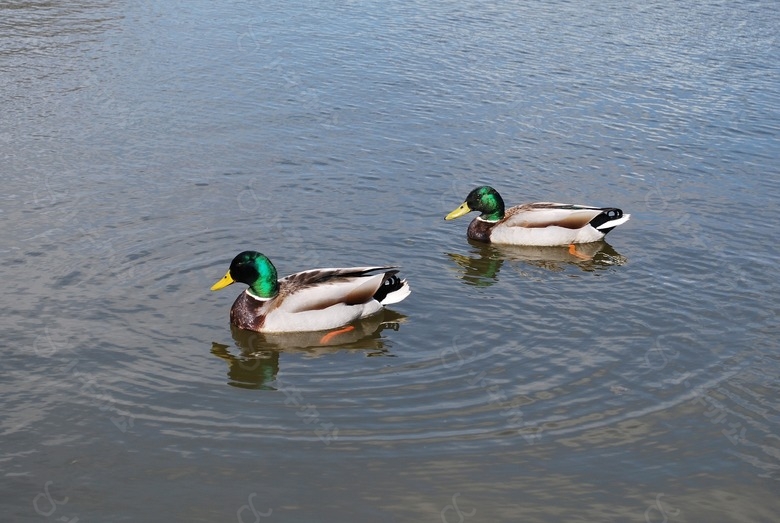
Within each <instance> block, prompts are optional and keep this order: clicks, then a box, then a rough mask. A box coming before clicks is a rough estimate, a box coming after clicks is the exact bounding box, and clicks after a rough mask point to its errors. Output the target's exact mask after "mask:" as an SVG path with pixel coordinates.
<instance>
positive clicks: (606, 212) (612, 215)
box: [589, 207, 623, 234]
mask: <svg viewBox="0 0 780 523" xmlns="http://www.w3.org/2000/svg"><path fill="white" fill-rule="evenodd" d="M622 217H623V211H622V210H621V209H618V208H617V207H612V208H609V209H602V211H601V214H599V215H598V216H596V217H595V218H593V219H592V220H591V221H590V222H589V223H590V225H591V227H593V228H594V229H598V228H599V227H601V226H602V225H604V224H605V223H607V222H611V221H612V220H619V219H620V218H622ZM612 229H614V227H611V228H609V229H599V230H600V231H601V232H603V233H604V234H607V233H608V232H609V231H611V230H612Z"/></svg>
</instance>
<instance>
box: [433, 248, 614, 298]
mask: <svg viewBox="0 0 780 523" xmlns="http://www.w3.org/2000/svg"><path fill="white" fill-rule="evenodd" d="M469 244H470V245H471V250H470V252H469V253H468V254H458V253H447V256H448V257H449V258H450V259H451V260H452V261H454V262H455V264H456V265H457V266H458V268H459V271H460V274H461V276H460V277H461V279H462V280H463V282H464V283H465V284H467V285H474V286H477V287H488V286H490V285H493V284H494V283H495V282H497V281H498V274H499V272H501V268H502V266H503V264H504V262H507V261H508V262H522V263H526V264H528V265H531V266H533V267H538V268H540V269H546V270H549V271H553V272H562V271H564V270H566V269H567V268H570V267H571V268H577V269H579V270H581V271H585V272H593V271H598V270H603V269H608V268H609V267H613V266H615V265H624V264H625V263H626V261H627V260H626V257H625V256H623V255H621V254H620V253H618V252H617V251H616V250H615V249H614V248H613V247H612V246H611V245H610V244H608V243H607V242H604V241H600V242H593V243H585V244H580V245H577V246H576V247H575V248H569V247H533V246H520V245H495V244H490V243H481V242H475V241H473V240H469Z"/></svg>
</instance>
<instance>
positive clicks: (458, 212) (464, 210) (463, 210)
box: [444, 202, 471, 220]
mask: <svg viewBox="0 0 780 523" xmlns="http://www.w3.org/2000/svg"><path fill="white" fill-rule="evenodd" d="M470 212H471V208H469V204H468V203H466V202H463V204H462V205H461V206H460V207H458V208H457V209H455V210H454V211H452V212H451V213H449V214H448V215H447V216H445V217H444V219H445V220H454V219H455V218H460V217H461V216H463V215H464V214H468V213H470Z"/></svg>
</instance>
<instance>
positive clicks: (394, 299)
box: [381, 280, 412, 305]
mask: <svg viewBox="0 0 780 523" xmlns="http://www.w3.org/2000/svg"><path fill="white" fill-rule="evenodd" d="M401 283H403V285H402V286H401V288H400V289H397V290H394V291H393V292H390V293H388V294H387V296H385V299H384V300H382V302H381V303H382V305H391V304H393V303H398V302H399V301H403V300H404V299H405V298H406V297H407V296H409V295H410V294H411V293H412V289H411V288H410V287H409V284H408V283H406V280H402V281H401Z"/></svg>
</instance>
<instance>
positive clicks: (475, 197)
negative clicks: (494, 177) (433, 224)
mask: <svg viewBox="0 0 780 523" xmlns="http://www.w3.org/2000/svg"><path fill="white" fill-rule="evenodd" d="M471 211H479V212H480V213H481V214H480V215H479V217H480V218H482V219H483V220H485V221H488V222H497V221H499V220H500V219H501V218H503V217H504V200H503V199H501V195H499V194H498V192H497V191H496V190H495V189H493V188H492V187H489V186H487V185H483V186H482V187H477V188H476V189H474V190H473V191H471V192H470V193H469V195H468V196H467V197H466V201H465V202H463V204H461V206H460V207H458V208H457V209H455V210H454V211H452V212H451V213H449V214H448V215H447V216H445V217H444V219H445V220H454V219H455V218H460V217H461V216H463V215H464V214H468V213H470V212H471Z"/></svg>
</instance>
